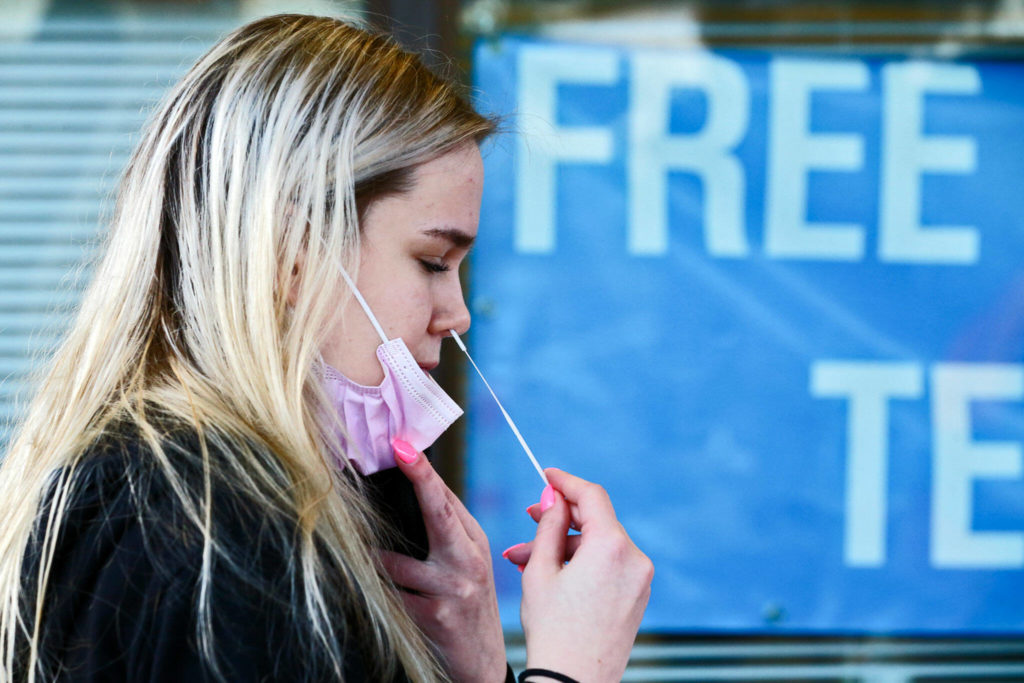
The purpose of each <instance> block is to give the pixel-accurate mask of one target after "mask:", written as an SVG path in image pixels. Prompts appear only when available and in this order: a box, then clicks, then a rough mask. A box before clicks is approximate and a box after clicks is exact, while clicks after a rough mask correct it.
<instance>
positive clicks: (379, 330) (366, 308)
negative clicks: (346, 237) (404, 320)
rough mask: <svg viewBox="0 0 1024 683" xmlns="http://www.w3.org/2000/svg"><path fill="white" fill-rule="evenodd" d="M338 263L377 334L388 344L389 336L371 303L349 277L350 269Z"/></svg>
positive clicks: (383, 342) (342, 274)
mask: <svg viewBox="0 0 1024 683" xmlns="http://www.w3.org/2000/svg"><path fill="white" fill-rule="evenodd" d="M337 265H338V270H340V271H341V276H342V277H343V278H345V282H347V283H348V286H349V287H351V288H352V293H353V294H354V295H355V297H356V301H358V302H359V305H360V306H362V307H363V312H364V313H366V317H367V318H369V319H370V323H371V324H372V325H373V329H375V330H377V334H379V335H380V341H381V343H382V344H387V343H388V336H387V335H386V334H384V328H383V327H381V326H380V323H379V322H377V317H376V316H374V315H373V311H371V310H370V305H369V304H368V303H366V299H364V298H363V295H362V294H360V293H359V288H358V287H356V283H355V282H353V281H352V278H351V277H349V274H348V271H346V270H345V268H344V266H342V265H341V263H338V264H337Z"/></svg>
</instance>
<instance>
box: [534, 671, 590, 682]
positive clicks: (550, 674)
mask: <svg viewBox="0 0 1024 683" xmlns="http://www.w3.org/2000/svg"><path fill="white" fill-rule="evenodd" d="M529 676H543V677H544V678H550V679H551V680H553V681H561V682H562V683H580V682H579V681H577V680H576V679H575V678H569V677H568V676H566V675H565V674H560V673H558V672H557V671H552V670H551V669H525V670H523V672H522V673H520V674H519V683H527V681H526V679H527V677H529Z"/></svg>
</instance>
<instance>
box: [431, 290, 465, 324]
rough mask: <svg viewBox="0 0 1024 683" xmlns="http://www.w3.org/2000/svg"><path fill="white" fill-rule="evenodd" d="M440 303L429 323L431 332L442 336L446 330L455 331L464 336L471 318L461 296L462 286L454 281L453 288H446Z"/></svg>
mask: <svg viewBox="0 0 1024 683" xmlns="http://www.w3.org/2000/svg"><path fill="white" fill-rule="evenodd" d="M441 303H442V305H441V306H440V307H439V309H438V311H437V314H436V315H435V316H434V319H433V321H432V323H431V326H432V327H433V328H434V329H432V330H431V332H433V333H434V334H439V335H444V334H446V333H447V332H448V330H455V331H456V332H458V333H459V334H460V335H461V334H465V333H466V331H467V330H469V325H470V322H471V317H470V314H469V309H468V308H467V307H466V299H465V297H463V295H462V284H461V283H459V282H458V281H456V283H455V285H454V286H453V287H450V288H448V291H447V293H446V296H445V298H444V300H443V301H442V302H441Z"/></svg>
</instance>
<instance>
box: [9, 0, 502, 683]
mask: <svg viewBox="0 0 1024 683" xmlns="http://www.w3.org/2000/svg"><path fill="white" fill-rule="evenodd" d="M492 129H493V123H492V121H490V120H488V119H486V118H484V117H482V116H480V115H479V114H477V113H476V112H475V111H474V110H473V108H472V107H471V105H469V104H468V102H467V101H466V99H465V98H464V97H463V96H462V95H460V94H459V92H458V91H457V89H456V88H455V87H454V86H453V85H452V84H451V83H450V82H448V81H446V80H444V79H442V78H440V77H437V76H435V75H434V74H432V73H431V72H430V71H429V70H428V69H427V68H426V67H424V66H423V64H422V62H421V61H420V60H419V58H418V57H417V56H415V55H412V54H409V53H407V52H405V51H403V50H402V49H401V48H399V47H398V46H397V45H396V44H395V43H394V42H392V41H391V40H390V39H388V38H386V37H384V36H382V35H379V34H375V33H373V32H370V31H367V30H365V29H362V28H358V27H355V26H353V25H351V24H348V23H345V22H342V21H340V20H337V19H333V18H324V17H310V16H303V15H278V16H273V17H267V18H264V19H261V20H258V21H255V22H253V23H251V24H248V25H246V26H243V27H242V28H239V29H238V30H236V31H234V32H233V33H231V34H230V35H229V36H227V37H226V38H224V39H223V40H222V41H220V42H219V43H218V44H217V45H215V46H214V47H213V48H212V49H211V50H210V51H209V52H207V53H206V54H205V55H204V56H203V57H202V58H200V60H199V61H198V62H197V63H196V64H195V66H193V67H192V69H191V70H190V71H189V72H188V73H187V74H186V76H185V77H184V78H183V79H182V80H181V82H179V83H178V84H177V85H176V86H175V87H174V88H173V89H172V90H171V91H170V92H169V93H168V95H167V96H166V98H165V99H164V101H163V102H162V104H161V105H160V106H159V107H158V108H157V110H156V111H155V113H154V115H153V116H152V118H151V120H150V122H149V124H148V125H147V127H146V129H145V131H144V133H143V136H142V139H141V141H140V143H139V145H138V147H137V149H136V150H135V152H134V154H133V155H132V157H131V159H130V161H129V163H128V165H127V167H126V170H125V171H124V174H123V177H122V179H121V183H120V187H119V190H118V197H117V202H116V207H115V211H114V214H113V218H112V221H111V225H110V230H109V233H108V234H107V236H106V240H105V249H104V251H103V254H104V256H103V257H102V259H101V260H100V262H99V263H98V264H97V267H96V272H95V275H94V279H93V281H92V284H91V285H90V287H89V288H88V290H87V291H86V293H85V295H84V297H83V299H82V302H81V304H80V309H79V311H78V313H77V317H76V319H75V321H74V323H73V325H72V326H71V328H70V331H69V333H68V335H67V337H66V338H65V340H64V341H63V343H62V344H61V345H60V347H59V349H58V350H57V351H56V353H55V355H54V356H53V358H52V360H51V361H50V362H49V363H48V365H47V367H46V368H45V369H44V370H42V371H41V372H40V373H39V376H38V378H37V387H38V390H37V394H36V395H35V397H34V399H33V401H32V402H31V404H30V405H29V408H28V411H27V416H26V418H25V420H24V422H23V423H22V424H21V425H20V428H19V430H18V432H17V434H16V437H15V439H14V440H13V441H12V445H11V448H10V449H9V452H8V453H7V455H6V457H5V458H4V461H3V464H2V469H0V519H2V520H3V525H2V528H0V601H2V603H0V629H2V630H0V645H2V648H0V650H2V657H3V658H2V662H0V680H9V679H11V678H13V676H14V673H13V672H14V671H16V670H17V671H24V672H26V673H27V677H28V680H30V681H31V680H35V679H36V677H38V676H42V677H43V678H45V677H46V653H43V652H40V648H39V642H40V629H41V625H40V622H41V621H42V619H43V617H44V597H45V594H46V588H47V579H48V577H49V574H50V572H51V569H52V567H51V565H52V564H53V554H54V548H55V544H56V538H57V535H58V532H59V530H60V528H61V523H62V520H63V519H64V516H65V512H66V508H67V501H68V499H69V498H70V497H71V496H72V494H73V492H74V491H75V485H76V477H75V476H74V475H75V472H76V468H77V467H78V466H79V465H80V463H81V461H82V460H83V455H85V454H87V453H89V452H90V446H92V445H94V444H95V443H97V440H99V439H100V438H101V437H103V436H104V435H105V434H109V433H110V431H111V430H112V429H114V426H115V425H124V424H129V425H131V426H132V427H133V428H134V429H135V430H136V433H137V434H139V435H141V438H142V439H143V441H144V442H145V444H146V446H147V448H146V449H145V451H144V453H145V454H146V457H149V455H150V454H151V455H152V458H153V460H154V461H155V464H156V466H158V468H159V471H160V472H161V473H162V475H163V476H165V477H166V479H167V481H168V482H170V485H171V488H172V490H173V491H174V493H175V494H176V496H177V498H178V499H179V500H180V504H181V506H182V508H183V510H184V512H185V515H186V518H187V519H188V524H189V526H190V528H191V527H194V530H195V531H197V532H198V533H199V534H200V536H201V539H202V558H203V559H202V567H201V568H200V571H199V577H200V579H199V590H198V592H197V594H198V596H199V597H198V605H197V608H198V614H199V623H198V626H197V631H198V633H197V635H198V639H199V643H200V649H201V653H202V656H203V657H204V658H205V659H206V660H207V661H208V662H209V663H210V664H211V666H212V667H213V668H214V669H215V670H216V648H215V643H214V642H213V638H212V627H211V625H210V610H211V604H210V598H211V596H210V591H209V587H210V585H211V584H210V580H211V563H212V558H213V557H214V556H216V555H217V553H222V552H226V551H225V550H224V549H223V548H222V547H221V546H220V545H219V544H218V543H217V533H216V532H217V526H216V519H215V518H214V515H213V513H212V511H211V503H212V501H211V481H213V480H216V479H222V480H228V481H231V482H232V485H233V489H234V490H236V491H238V492H239V495H242V496H245V497H247V499H248V500H251V501H253V502H256V503H258V504H259V505H261V506H262V507H261V509H266V510H268V511H271V512H273V511H276V512H280V513H281V515H282V516H283V518H287V519H290V520H294V524H293V525H292V528H291V530H290V533H291V536H290V538H289V539H287V540H288V542H290V543H291V544H292V545H297V547H296V548H295V552H296V556H297V557H299V558H300V560H301V561H300V562H297V563H296V564H297V566H296V567H295V568H294V571H295V572H296V573H297V575H298V579H299V581H298V583H297V585H300V586H302V588H303V595H301V596H300V597H299V598H298V599H297V602H298V604H296V605H294V609H295V611H296V614H300V615H302V619H301V623H302V624H304V625H306V626H307V627H308V632H309V638H308V644H309V647H311V648H313V649H315V650H317V651H318V652H321V653H324V654H326V656H327V659H328V660H329V662H330V663H331V666H332V668H333V670H334V671H335V673H336V674H337V676H338V678H341V677H342V676H341V669H342V664H343V662H342V661H341V657H342V654H341V651H340V649H339V646H338V638H339V635H340V634H339V633H338V632H336V627H335V625H334V624H333V623H332V621H331V619H330V618H329V613H330V606H329V605H330V603H331V599H332V598H331V596H330V595H328V592H329V591H328V590H327V587H326V586H325V581H327V579H325V578H324V577H325V575H326V574H327V572H325V568H326V567H328V566H329V567H331V568H332V571H337V572H338V573H340V577H339V578H338V579H337V580H335V584H334V585H335V587H336V586H337V585H338V583H340V584H341V585H342V586H347V587H349V588H351V589H353V590H350V591H347V593H349V594H352V595H358V596H359V600H360V602H359V605H360V610H359V611H360V613H361V614H362V618H363V620H364V624H363V626H364V627H365V628H366V632H367V633H370V634H373V638H372V641H373V642H374V643H375V644H376V652H375V653H371V656H370V659H373V660H374V661H376V662H377V663H378V664H380V665H381V667H382V668H381V674H382V675H390V674H391V673H393V666H394V662H395V660H397V661H398V662H400V663H401V665H402V667H403V668H404V669H405V671H406V673H407V674H408V675H409V676H410V677H411V678H413V679H414V680H437V679H440V678H443V677H444V676H443V673H442V671H441V668H440V667H439V665H438V663H437V661H436V659H435V658H434V657H433V656H432V654H431V649H430V645H429V644H428V643H427V642H425V639H424V638H423V637H422V635H421V634H420V632H419V631H418V629H417V628H416V627H415V625H414V624H413V623H412V621H411V619H410V618H409V617H408V615H407V614H406V613H405V611H404V609H403V608H402V605H401V601H400V600H399V599H398V597H397V595H396V593H395V590H394V588H393V587H392V586H391V585H390V583H389V582H388V580H387V579H386V578H385V577H384V576H383V575H382V573H381V571H380V568H379V566H378V564H377V562H376V561H375V559H374V556H373V552H372V550H371V547H372V545H373V544H374V543H375V524H376V518H375V517H374V515H373V513H372V512H371V511H370V509H369V506H368V505H367V504H366V502H365V497H364V495H363V492H362V490H361V488H360V486H359V484H358V483H357V482H356V481H354V480H353V479H352V478H350V477H347V476H342V475H339V473H338V472H337V471H336V468H333V467H332V466H331V465H329V464H328V461H327V459H326V458H325V457H324V455H323V454H324V453H325V452H328V449H330V448H331V447H332V446H334V445H335V444H331V443H329V442H328V441H329V437H327V436H325V435H326V434H330V433H333V431H332V429H330V428H328V425H325V424H324V423H325V418H324V417H323V416H324V415H328V414H330V412H329V411H328V410H327V405H326V403H325V399H324V396H323V395H322V393H321V391H320V389H319V382H318V380H317V374H316V366H317V363H318V359H319V348H320V346H321V343H322V341H323V337H324V333H325V331H326V330H328V329H330V327H331V325H332V323H333V322H334V321H335V320H336V316H337V314H338V312H339V310H340V309H341V307H342V303H344V302H345V301H346V300H347V297H348V292H347V291H346V290H345V288H344V285H343V284H342V283H341V282H340V281H339V275H338V270H337V263H338V262H339V260H341V261H343V262H344V263H345V264H346V266H347V267H348V268H349V269H350V272H352V271H355V269H356V264H358V250H359V229H358V217H359V213H360V210H361V209H363V208H365V206H366V204H367V203H368V202H372V200H373V199H374V198H375V197H379V196H382V195H385V194H388V193H391V192H400V191H402V189H403V187H404V184H407V182H408V179H409V177H410V173H411V170H412V168H413V167H414V166H415V165H417V164H420V163H422V162H424V161H427V160H429V159H431V158H434V157H436V156H438V155H440V154H442V153H444V152H446V151H448V150H450V149H453V148H455V147H457V146H459V145H462V144H465V143H467V142H473V141H476V142H479V141H480V140H482V139H483V138H484V137H485V136H486V135H488V134H489V133H490V132H491V131H492ZM300 261H301V263H302V273H301V277H298V278H295V277H293V265H294V264H296V263H298V262H300ZM168 423H172V424H177V425H188V426H190V428H191V429H192V430H193V431H194V432H195V433H196V434H197V435H198V441H199V444H200V450H201V454H200V455H201V460H200V462H201V471H202V474H203V477H202V482H203V483H202V485H201V486H198V487H197V486H195V485H194V484H193V483H190V482H189V481H186V479H185V477H183V476H182V475H181V473H180V471H179V470H178V469H177V468H176V466H175V462H174V458H175V456H174V453H173V452H172V451H173V449H170V448H168V447H167V445H168V442H167V431H166V425H167V424H168ZM213 452H217V453H220V454H222V456H224V454H227V456H226V457H211V453H213ZM197 488H198V489H200V490H195V489H197ZM44 501H45V504H44ZM42 512H45V514H41V513H42ZM296 527H297V528H296ZM33 533H35V534H38V536H37V539H38V543H37V547H38V548H39V557H38V571H37V572H35V575H34V576H33V577H32V581H31V582H30V583H29V584H26V583H25V581H24V577H23V576H22V574H23V567H24V566H25V564H24V563H25V561H26V558H27V552H26V548H27V547H28V546H29V545H30V542H32V543H35V541H34V540H33ZM287 533H288V530H287V529H283V530H282V531H281V534H282V536H283V535H286V534H287ZM228 559H230V558H228ZM32 566H35V565H32ZM26 585H31V587H32V588H31V590H30V591H29V594H25V592H24V591H25V586H26ZM25 652H27V653H28V654H27V666H26V663H25V661H21V660H24V659H25V658H26V656H25ZM388 667H392V668H390V669H389V668H388Z"/></svg>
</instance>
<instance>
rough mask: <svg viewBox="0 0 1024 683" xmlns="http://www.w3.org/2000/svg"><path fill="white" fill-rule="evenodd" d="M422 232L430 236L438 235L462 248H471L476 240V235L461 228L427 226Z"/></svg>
mask: <svg viewBox="0 0 1024 683" xmlns="http://www.w3.org/2000/svg"><path fill="white" fill-rule="evenodd" d="M422 232H423V234H424V235H427V236H428V237H437V238H440V239H443V240H447V241H448V242H451V243H452V244H453V245H455V246H456V247H459V248H460V249H469V248H470V247H471V246H473V242H474V241H475V240H476V237H474V236H473V235H470V234H469V233H465V232H463V231H462V230H459V229H458V228H449V227H441V228H426V229H425V230H423V231H422Z"/></svg>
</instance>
